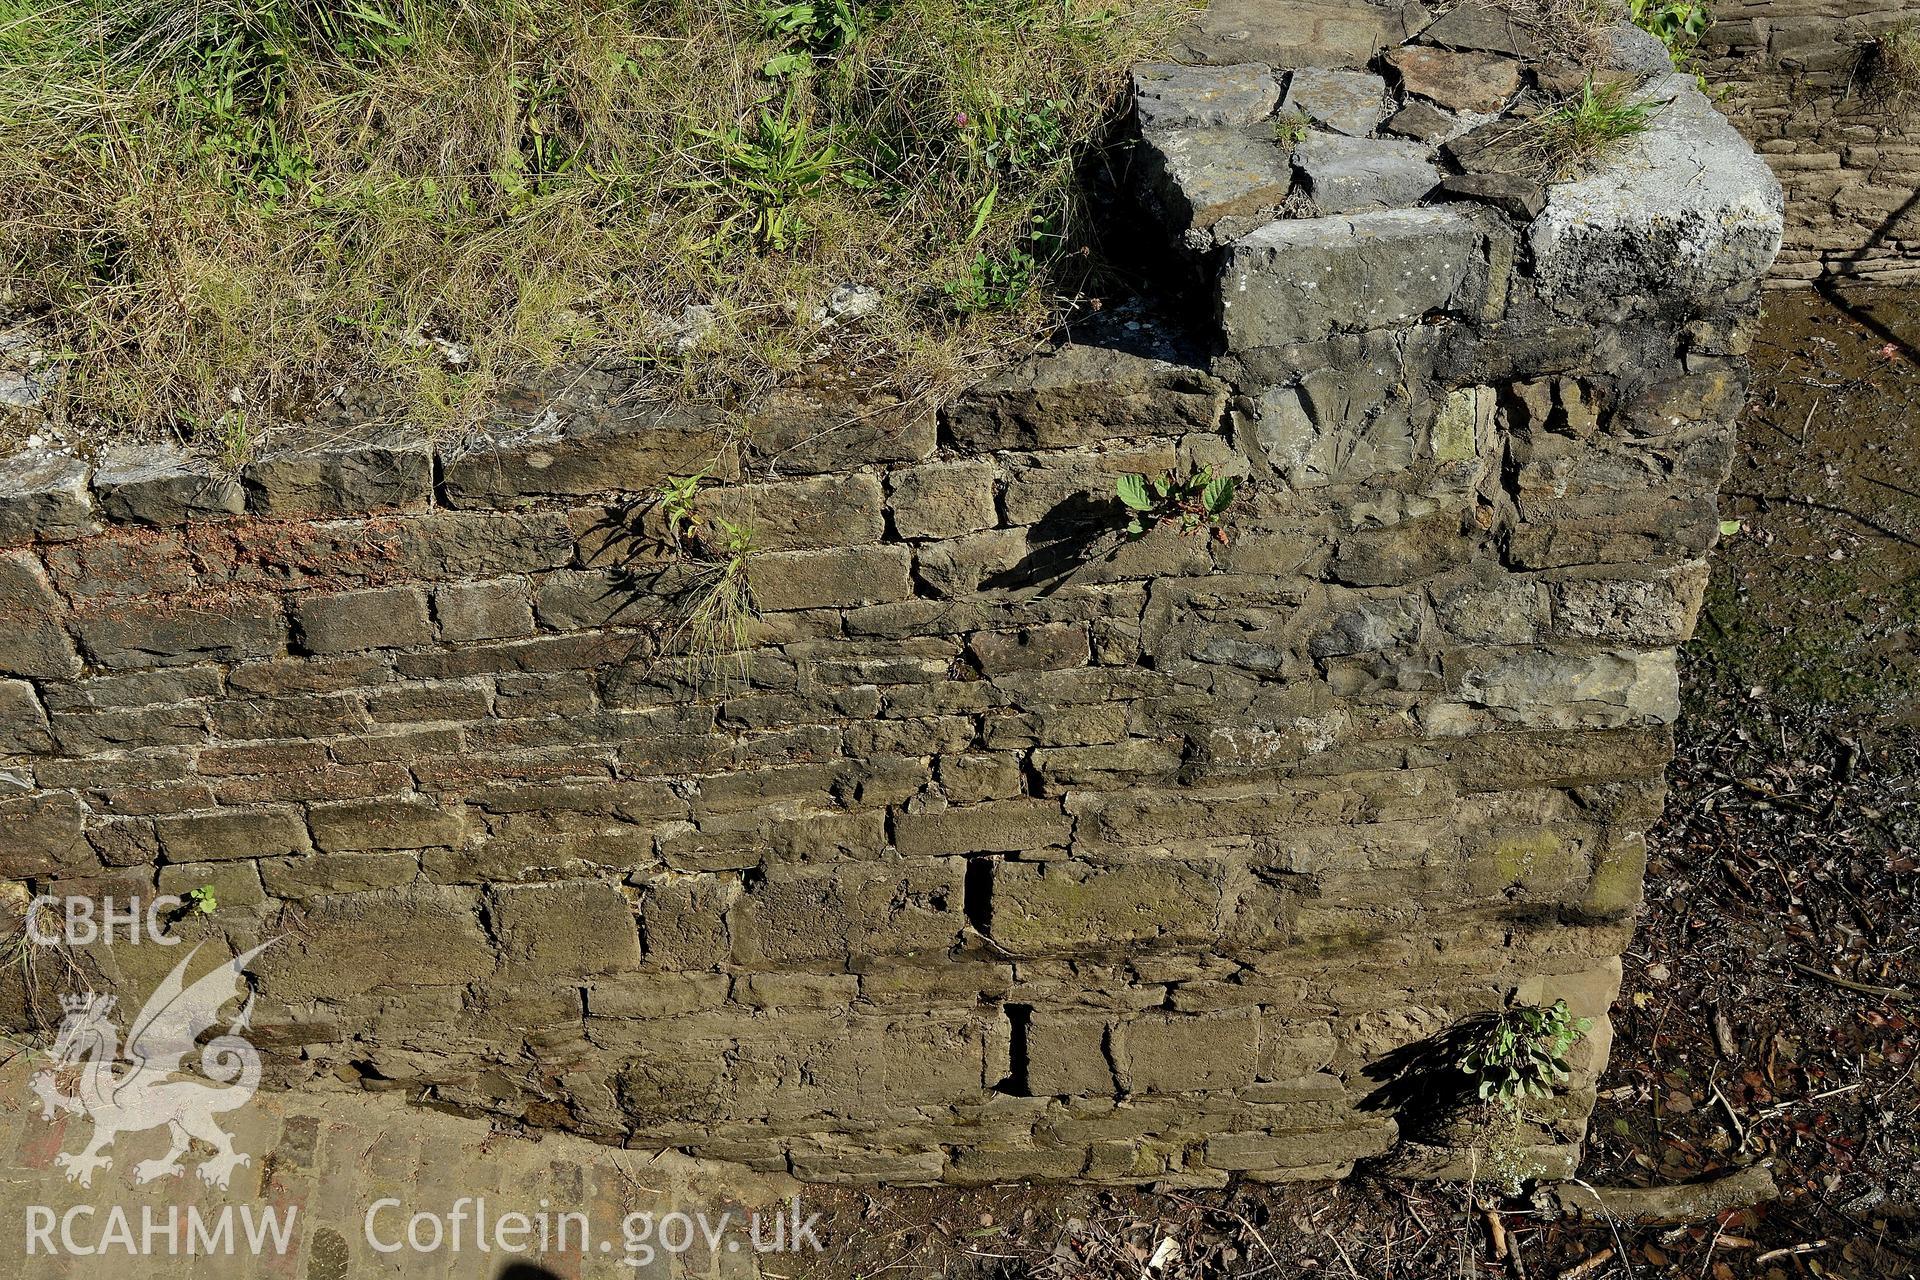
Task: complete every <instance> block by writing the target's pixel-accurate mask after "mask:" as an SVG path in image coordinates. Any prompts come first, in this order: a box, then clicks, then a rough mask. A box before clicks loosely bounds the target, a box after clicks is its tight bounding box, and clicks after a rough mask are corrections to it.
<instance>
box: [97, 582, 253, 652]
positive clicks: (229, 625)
mask: <svg viewBox="0 0 1920 1280" xmlns="http://www.w3.org/2000/svg"><path fill="white" fill-rule="evenodd" d="M73 625H74V631H75V634H76V635H78V636H79V639H80V647H81V648H82V649H83V650H85V651H86V654H87V656H88V658H90V659H91V660H92V661H94V662H96V663H98V664H99V665H101V666H103V667H164V666H176V665H181V664H184V663H192V662H207V661H224V662H233V661H239V660H242V659H247V658H268V657H273V656H275V655H277V654H278V653H279V652H280V651H281V649H282V647H283V646H284V645H285V643H286V632H287V623H286V615H285V613H284V611H283V607H282V605H281V603H280V601H279V599H278V598H275V597H270V596H258V595H251V594H248V595H232V596H229V597H227V598H226V599H224V600H221V601H218V602H212V601H209V602H206V603H200V602H193V603H185V602H176V601H172V600H163V601H157V602H153V603H148V602H145V601H138V602H134V603H131V604H123V605H119V606H116V607H115V608H114V609H112V610H111V611H107V610H103V609H98V608H95V609H89V610H84V611H81V612H79V613H77V614H76V615H75V617H74V623H73Z"/></svg>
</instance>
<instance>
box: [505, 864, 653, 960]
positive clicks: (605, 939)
mask: <svg viewBox="0 0 1920 1280" xmlns="http://www.w3.org/2000/svg"><path fill="white" fill-rule="evenodd" d="M491 918H492V922H493V928H494V932H495V933H496V934H497V935H498V937H499V939H500V944H501V946H502V948H503V949H504V950H505V952H506V961H507V964H508V965H509V966H511V967H512V968H514V969H516V970H520V971H524V972H528V973H534V974H539V975H542V976H546V977H554V978H564V977H575V976H581V975H586V974H595V973H611V972H617V971H619V970H622V969H631V968H633V967H635V966H637V965H638V964H639V963H640V935H639V930H638V926H637V925H636V924H635V922H634V916H633V909H632V907H631V906H629V905H628V903H627V899H626V897H625V896H624V895H623V894H622V893H621V892H620V891H619V889H617V888H615V887H614V886H613V885H610V884H606V883H604V882H602V881H598V880H571V881H564V882H561V883H555V884H525V885H509V886H504V887H502V888H500V889H497V890H495V891H494V894H493V899H492V912H491Z"/></svg>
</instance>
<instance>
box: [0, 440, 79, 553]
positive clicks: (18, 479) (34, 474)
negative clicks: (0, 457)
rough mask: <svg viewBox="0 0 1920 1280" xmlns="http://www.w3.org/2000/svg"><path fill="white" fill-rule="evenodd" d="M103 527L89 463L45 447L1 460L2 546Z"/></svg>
mask: <svg viewBox="0 0 1920 1280" xmlns="http://www.w3.org/2000/svg"><path fill="white" fill-rule="evenodd" d="M99 528H100V525H99V522H98V520H96V519H95V517H94V510H93V499H92V495H91V494H90V493H88V492H87V464H86V463H84V462H82V461H80V460H79V459H78V458H69V457H67V456H65V455H64V454H57V453H49V452H45V451H39V452H29V453H18V454H15V455H14V456H13V457H11V458H8V459H6V460H5V461H0V546H8V545H11V544H14V543H19V542H31V541H34V540H35V539H39V540H42V541H46V542H64V541H68V540H71V539H73V538H84V537H86V536H87V535H88V534H90V533H94V532H97V531H98V530H99Z"/></svg>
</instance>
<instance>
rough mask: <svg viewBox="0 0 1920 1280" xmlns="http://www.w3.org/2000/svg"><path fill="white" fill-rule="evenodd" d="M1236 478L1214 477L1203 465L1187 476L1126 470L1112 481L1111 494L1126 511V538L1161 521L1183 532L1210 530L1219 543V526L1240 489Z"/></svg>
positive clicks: (1223, 533)
mask: <svg viewBox="0 0 1920 1280" xmlns="http://www.w3.org/2000/svg"><path fill="white" fill-rule="evenodd" d="M1239 483H1240V482H1239V481H1238V480H1235V479H1234V478H1233V477H1231V476H1216V475H1214V474H1213V472H1212V471H1211V470H1210V469H1209V468H1206V467H1202V468H1201V469H1200V470H1199V471H1197V472H1195V473H1194V474H1193V475H1190V476H1185V477H1181V476H1176V475H1174V474H1173V473H1172V472H1163V473H1162V474H1160V475H1159V476H1147V475H1141V474H1139V473H1137V472H1129V473H1128V474H1126V475H1123V476H1121V477H1120V478H1119V479H1118V480H1116V481H1115V482H1114V486H1113V488H1114V493H1115V494H1116V495H1117V496H1118V497H1119V499H1120V504H1121V506H1123V507H1124V508H1126V511H1127V537H1128V538H1130V539H1131V538H1144V537H1146V536H1147V534H1148V533H1150V532H1152V531H1153V530H1154V529H1156V528H1158V527H1159V526H1160V525H1162V524H1169V523H1171V524H1177V525H1179V527H1180V532H1181V533H1183V534H1194V533H1198V532H1200V531H1201V530H1202V529H1207V530H1210V531H1211V532H1212V534H1213V536H1214V537H1215V538H1216V539H1218V540H1219V541H1221V542H1225V541H1226V540H1227V533H1226V530H1225V529H1223V528H1222V527H1221V521H1222V520H1223V519H1224V518H1225V516H1226V514H1227V510H1228V508H1230V507H1232V506H1233V500H1234V497H1235V496H1236V494H1237V493H1238V491H1239Z"/></svg>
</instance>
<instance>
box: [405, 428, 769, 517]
mask: <svg viewBox="0 0 1920 1280" xmlns="http://www.w3.org/2000/svg"><path fill="white" fill-rule="evenodd" d="M439 458H440V471H441V486H442V490H443V492H444V493H445V495H446V499H447V501H448V502H449V503H450V504H451V505H453V506H456V507H501V508H511V507H513V506H514V505H516V504H517V503H518V502H520V501H521V500H522V499H523V498H527V497H532V496H578V495H584V494H594V493H646V494H651V493H653V492H655V491H656V490H658V489H659V487H660V486H661V484H663V483H664V482H665V481H666V480H667V478H668V477H670V476H690V475H695V474H705V475H707V476H709V477H711V478H713V479H719V480H730V479H732V478H733V477H734V476H735V475H737V474H738V461H737V458H736V456H735V453H734V450H733V448H732V446H731V443H730V440H729V436H728V433H727V431H726V428H725V425H724V424H723V423H721V422H719V421H718V420H715V419H713V418H710V417H707V416H705V415H702V414H699V413H696V412H691V411H686V412H674V411H667V410H656V411H650V412H647V413H643V414H640V415H636V416H633V417H625V418H618V419H616V418H611V417H607V418H589V417H580V418H562V417H560V416H559V415H558V414H557V413H555V412H552V411H549V412H548V413H547V414H546V415H545V416H543V417H541V418H540V419H538V420H537V421H535V422H533V423H532V424H530V425H504V424H502V425H498V426H495V427H491V428H488V429H484V430H480V431H476V432H474V433H472V434H470V435H469V436H467V437H466V438H465V439H463V440H460V441H457V442H455V443H453V444H451V445H447V446H443V447H442V448H441V449H440V450H439Z"/></svg>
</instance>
